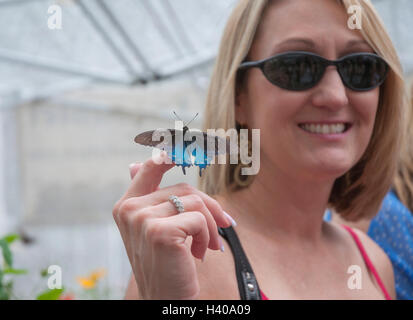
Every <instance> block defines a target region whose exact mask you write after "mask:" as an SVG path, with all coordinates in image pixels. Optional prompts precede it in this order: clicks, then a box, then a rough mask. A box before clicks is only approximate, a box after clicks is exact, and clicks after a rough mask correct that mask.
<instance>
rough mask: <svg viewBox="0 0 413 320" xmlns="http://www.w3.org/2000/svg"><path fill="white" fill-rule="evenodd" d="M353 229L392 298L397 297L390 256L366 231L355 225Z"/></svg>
mask: <svg viewBox="0 0 413 320" xmlns="http://www.w3.org/2000/svg"><path fill="white" fill-rule="evenodd" d="M352 230H353V231H354V233H355V234H356V235H357V237H358V238H359V240H360V242H361V243H362V245H363V247H364V249H365V250H366V253H367V255H368V257H369V258H370V260H371V262H372V264H373V265H374V267H375V268H376V271H377V273H378V274H379V276H380V278H381V280H382V281H383V284H384V286H385V288H386V289H387V291H388V293H389V295H390V296H391V297H392V299H396V291H395V283H394V272H393V266H392V263H391V261H390V259H389V257H388V256H387V254H386V253H385V252H384V251H383V249H382V248H381V247H380V246H379V245H378V244H377V243H376V242H375V241H374V240H373V239H371V238H370V237H369V236H368V235H367V234H366V233H364V232H363V231H361V230H359V229H358V228H355V227H352Z"/></svg>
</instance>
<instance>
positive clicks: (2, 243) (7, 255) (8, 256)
mask: <svg viewBox="0 0 413 320" xmlns="http://www.w3.org/2000/svg"><path fill="white" fill-rule="evenodd" d="M0 247H1V249H2V251H3V258H4V261H5V262H6V266H8V267H11V266H12V265H13V255H12V253H11V251H10V247H9V244H8V243H7V241H6V240H5V239H0Z"/></svg>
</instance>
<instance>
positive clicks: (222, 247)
mask: <svg viewBox="0 0 413 320" xmlns="http://www.w3.org/2000/svg"><path fill="white" fill-rule="evenodd" d="M218 240H219V245H220V247H221V248H220V250H221V252H224V251H225V247H224V244H223V243H222V239H221V238H218Z"/></svg>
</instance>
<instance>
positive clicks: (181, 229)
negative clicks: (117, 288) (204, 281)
mask: <svg viewBox="0 0 413 320" xmlns="http://www.w3.org/2000/svg"><path fill="white" fill-rule="evenodd" d="M165 160H166V154H165V153H162V154H161V155H160V157H159V158H158V159H152V158H151V159H149V160H147V161H146V162H145V163H143V164H136V165H135V166H133V167H132V168H131V177H132V178H133V179H132V183H131V185H130V187H129V189H128V190H127V191H126V193H125V195H124V196H123V197H122V198H121V199H120V200H118V201H117V202H116V204H115V206H114V208H113V217H114V219H115V221H116V223H117V225H118V228H119V231H120V233H121V236H122V239H123V242H124V245H125V247H126V251H127V254H128V257H129V261H130V263H131V266H132V269H133V273H134V275H135V279H136V283H137V286H138V289H139V292H140V296H141V297H142V298H143V299H195V298H197V297H198V295H199V291H200V288H199V283H198V277H197V273H196V268H195V260H194V257H195V258H198V259H202V258H203V257H204V255H205V252H206V250H207V248H210V249H213V250H218V249H221V248H222V243H221V241H220V237H219V234H218V230H217V225H218V226H220V227H224V228H225V227H229V226H230V225H231V220H230V218H227V217H226V214H225V213H224V212H223V210H222V208H221V206H220V205H219V203H218V202H217V201H216V200H215V199H213V198H211V197H209V196H208V195H206V194H205V193H203V192H201V191H199V190H197V189H196V188H194V187H192V186H190V185H188V184H178V185H174V186H169V187H165V188H159V184H160V182H161V180H162V176H163V174H164V173H165V172H166V171H167V170H169V169H170V168H172V167H173V166H174V165H173V164H166V163H162V164H158V163H160V162H162V161H163V162H165ZM171 195H176V196H178V197H179V198H180V199H181V201H182V202H183V204H184V208H185V212H183V213H180V214H178V211H177V209H176V208H175V206H174V205H173V204H172V203H170V202H169V200H168V198H169V196H171ZM188 236H192V243H191V244H188V243H187V242H186V241H185V240H186V239H187V238H188Z"/></svg>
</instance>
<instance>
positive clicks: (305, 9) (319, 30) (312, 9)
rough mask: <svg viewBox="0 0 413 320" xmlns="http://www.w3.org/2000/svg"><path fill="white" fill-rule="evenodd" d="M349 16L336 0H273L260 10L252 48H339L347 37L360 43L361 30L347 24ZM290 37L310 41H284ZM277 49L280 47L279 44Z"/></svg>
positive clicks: (345, 42)
mask: <svg viewBox="0 0 413 320" xmlns="http://www.w3.org/2000/svg"><path fill="white" fill-rule="evenodd" d="M350 17H351V14H348V13H347V12H346V9H345V7H344V6H343V5H342V4H341V1H337V0H311V1H309V0H273V1H271V2H270V4H269V6H268V7H267V9H266V11H265V12H264V14H263V17H262V20H261V23H260V25H259V28H258V30H257V34H256V37H255V40H254V44H253V48H252V49H254V50H255V51H256V50H258V51H259V52H262V53H263V54H264V52H265V54H269V53H270V52H269V51H271V50H273V48H274V47H276V46H277V45H279V44H283V43H286V45H285V48H288V46H289V45H290V46H291V45H302V46H303V48H304V45H305V46H307V47H314V49H317V48H318V49H320V50H324V49H326V48H328V47H332V46H333V47H336V49H337V50H342V49H344V48H341V47H343V46H346V45H347V44H348V43H349V41H351V42H352V43H353V44H354V43H358V44H362V43H363V42H364V38H363V36H362V34H361V32H360V31H359V30H357V29H350V28H349V27H348V21H349V19H350ZM292 38H306V39H309V40H310V41H307V43H304V41H301V43H300V41H298V42H297V41H286V40H289V39H292ZM311 42H312V43H311ZM364 44H365V45H367V43H366V42H364ZM254 47H255V48H254ZM278 49H279V51H282V50H281V49H282V48H281V47H280V48H278ZM265 54H264V55H265Z"/></svg>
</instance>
